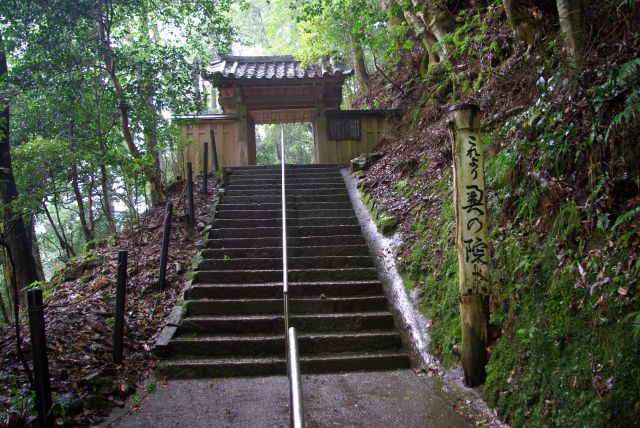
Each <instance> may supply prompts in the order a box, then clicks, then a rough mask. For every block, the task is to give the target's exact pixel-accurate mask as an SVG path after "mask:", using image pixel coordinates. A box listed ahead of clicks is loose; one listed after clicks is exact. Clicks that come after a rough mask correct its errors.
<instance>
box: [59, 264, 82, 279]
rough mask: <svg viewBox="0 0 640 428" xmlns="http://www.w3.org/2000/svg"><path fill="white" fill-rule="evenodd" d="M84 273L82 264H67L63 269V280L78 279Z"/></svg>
mask: <svg viewBox="0 0 640 428" xmlns="http://www.w3.org/2000/svg"><path fill="white" fill-rule="evenodd" d="M83 273H84V267H83V266H69V267H68V268H66V269H65V270H64V280H65V281H72V280H74V279H78V278H80V277H81V276H82V274H83Z"/></svg>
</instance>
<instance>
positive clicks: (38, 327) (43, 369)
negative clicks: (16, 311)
mask: <svg viewBox="0 0 640 428" xmlns="http://www.w3.org/2000/svg"><path fill="white" fill-rule="evenodd" d="M27 300H28V304H29V330H30V331H31V354H32V356H33V374H34V380H35V383H36V408H37V410H38V426H40V427H52V426H53V415H52V414H51V384H50V381H49V359H48V358H47V337H46V334H45V329H44V312H43V308H42V290H41V289H39V288H34V289H31V290H29V291H28V292H27Z"/></svg>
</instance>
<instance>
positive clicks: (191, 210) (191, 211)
mask: <svg viewBox="0 0 640 428" xmlns="http://www.w3.org/2000/svg"><path fill="white" fill-rule="evenodd" d="M193 205H194V204H193V168H192V166H191V162H187V210H188V211H187V221H188V223H189V226H193V225H194V224H195V223H196V215H195V207H194V206H193Z"/></svg>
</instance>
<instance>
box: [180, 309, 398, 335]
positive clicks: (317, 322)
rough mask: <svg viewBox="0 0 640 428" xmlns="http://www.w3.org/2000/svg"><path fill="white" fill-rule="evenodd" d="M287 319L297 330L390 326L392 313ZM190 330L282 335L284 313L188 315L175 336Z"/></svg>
mask: <svg viewBox="0 0 640 428" xmlns="http://www.w3.org/2000/svg"><path fill="white" fill-rule="evenodd" d="M289 322H290V325H291V326H292V327H295V328H296V329H297V330H298V334H302V333H307V332H337V331H351V332H356V331H364V330H390V329H393V316H392V315H391V313H389V312H387V311H378V312H347V313H330V314H296V315H290V316H289ZM193 333H196V334H207V335H212V334H247V333H261V334H262V333H269V334H278V335H283V334H284V316H283V315H276V314H258V315H254V314H251V315H216V316H212V315H207V316H204V315H201V316H190V317H187V318H185V319H183V320H182V322H181V323H180V326H179V327H178V332H177V334H178V337H179V338H180V337H181V338H189V336H190V335H191V334H193Z"/></svg>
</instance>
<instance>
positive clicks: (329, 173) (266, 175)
mask: <svg viewBox="0 0 640 428" xmlns="http://www.w3.org/2000/svg"><path fill="white" fill-rule="evenodd" d="M228 177H229V182H233V181H234V180H240V179H243V180H244V179H260V180H280V181H282V174H281V173H280V171H277V172H276V171H266V172H262V171H261V172H241V173H233V174H230V175H229V176H228ZM284 177H285V182H290V181H292V180H298V179H300V180H308V179H315V178H328V179H331V180H333V179H338V178H339V179H342V175H340V171H336V170H326V169H320V170H316V171H313V172H300V171H287V172H286V173H285V175H284Z"/></svg>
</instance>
